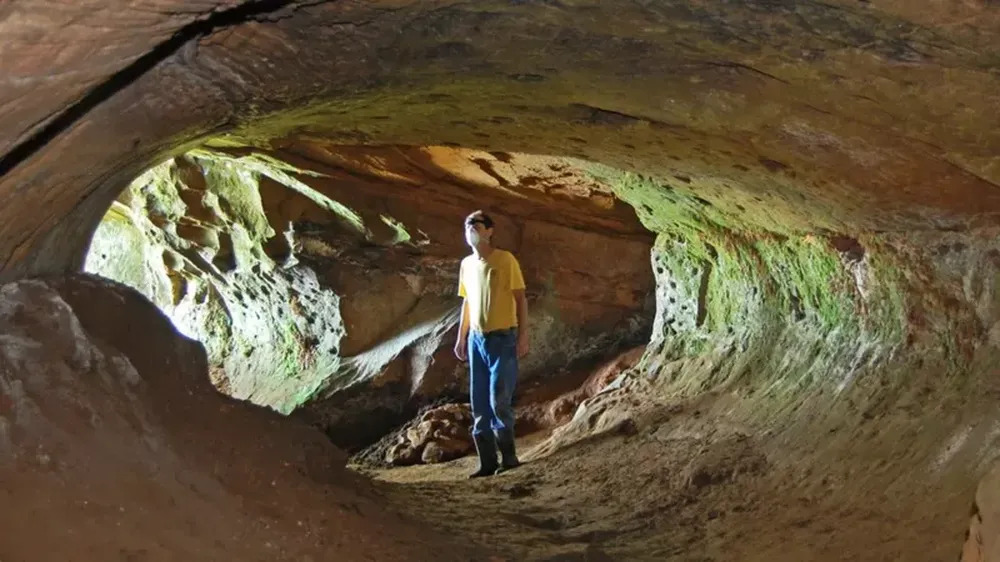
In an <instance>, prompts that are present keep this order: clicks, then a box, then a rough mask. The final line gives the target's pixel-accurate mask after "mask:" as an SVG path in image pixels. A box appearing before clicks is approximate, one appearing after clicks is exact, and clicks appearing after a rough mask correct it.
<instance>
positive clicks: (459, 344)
mask: <svg viewBox="0 0 1000 562" xmlns="http://www.w3.org/2000/svg"><path fill="white" fill-rule="evenodd" d="M468 354H469V342H468V341H466V340H464V339H462V338H458V341H456V342H455V357H458V360H459V361H465V360H466V359H467V356H468Z"/></svg>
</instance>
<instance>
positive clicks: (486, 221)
mask: <svg viewBox="0 0 1000 562" xmlns="http://www.w3.org/2000/svg"><path fill="white" fill-rule="evenodd" d="M476 222H481V223H483V226H485V227H486V228H493V219H492V218H490V216H489V215H487V214H486V213H484V212H483V211H476V212H474V213H472V214H471V215H469V216H467V217H465V224H472V223H476Z"/></svg>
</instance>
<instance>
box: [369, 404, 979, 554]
mask: <svg viewBox="0 0 1000 562" xmlns="http://www.w3.org/2000/svg"><path fill="white" fill-rule="evenodd" d="M667 410H669V414H666V415H665V414H664V412H663V411H661V412H659V415H653V416H652V417H650V418H648V419H646V420H644V421H643V422H642V423H640V424H639V426H638V427H636V428H634V431H629V432H628V433H630V434H629V435H622V434H612V435H605V436H602V437H596V438H594V439H591V440H588V441H584V442H580V443H577V444H576V445H574V446H571V447H569V448H567V449H563V450H559V451H557V452H555V453H553V454H550V455H548V456H545V457H544V458H532V457H533V454H532V450H533V448H534V449H535V450H536V451H537V450H539V448H538V447H537V445H538V444H540V443H542V442H543V441H544V439H545V437H546V436H545V435H537V434H536V435H534V436H532V437H531V438H529V439H525V440H522V441H521V443H520V447H521V450H522V451H525V454H524V455H523V457H524V459H525V460H527V461H529V462H527V463H526V464H525V465H524V466H523V467H521V468H519V469H517V470H515V471H512V472H509V473H506V474H504V475H500V476H496V477H493V478H489V479H478V480H474V481H470V480H468V479H466V478H465V475H466V474H467V473H468V472H470V471H472V470H474V468H475V466H476V462H475V459H474V458H473V457H466V458H463V459H459V460H457V461H453V462H450V463H445V464H439V465H420V466H413V467H406V468H395V469H378V470H370V471H367V472H369V473H370V474H371V475H372V476H373V477H374V478H375V479H376V480H377V481H378V482H379V483H380V493H381V494H382V495H383V496H384V498H385V500H386V501H387V502H388V503H390V504H392V505H394V506H396V508H397V509H400V510H402V511H404V512H406V513H408V514H409V515H410V516H411V517H413V518H415V519H419V520H422V521H427V522H429V523H430V524H431V525H432V526H435V527H437V528H439V529H441V530H442V531H445V532H447V533H448V534H449V535H451V536H454V537H456V538H461V539H464V540H468V541H475V542H477V543H480V544H482V545H484V546H486V547H487V549H488V550H489V551H491V552H495V553H496V556H497V560H509V561H514V560H549V561H555V560H561V561H570V560H581V561H583V560H588V561H596V560H671V561H690V562H694V561H699V562H703V561H745V562H765V561H767V562H774V561H789V562H791V561H817V562H820V561H821V562H835V561H844V562H847V561H852V562H859V561H872V562H874V561H880V562H881V561H934V560H942V561H944V560H949V561H950V560H955V559H956V557H957V555H958V551H959V549H960V546H961V541H962V534H963V532H964V528H963V526H962V525H961V523H962V522H963V521H964V518H965V516H966V511H967V508H968V499H969V498H968V496H966V497H954V496H951V495H948V494H947V493H945V491H944V490H943V489H936V490H935V489H934V488H933V487H930V488H929V487H926V486H923V485H917V484H914V485H912V486H910V487H909V493H905V494H903V495H899V494H896V493H895V492H894V495H893V497H887V496H882V495H880V494H878V493H869V494H865V493H862V494H859V493H857V492H858V490H852V489H851V481H850V478H849V477H841V476H837V473H838V471H837V470H831V471H830V473H829V474H828V475H825V476H814V475H813V473H814V471H813V470H811V469H802V467H801V466H799V465H797V463H796V462H795V459H794V458H793V459H785V458H782V457H784V456H785V454H786V453H787V452H788V451H786V450H784V449H781V448H778V447H777V445H776V444H775V443H771V444H770V445H769V444H768V443H767V442H766V441H764V442H762V440H761V439H759V438H755V437H753V436H752V435H753V429H752V428H747V427H739V426H733V425H732V424H729V423H727V420H725V419H722V418H720V417H713V416H712V415H711V414H709V415H705V414H704V412H703V410H704V408H701V407H699V408H698V409H694V408H690V407H685V406H683V405H678V406H675V407H673V408H668V409H667ZM765 440H771V439H770V438H765ZM779 458H782V461H781V463H780V464H779V463H776V462H773V461H772V459H779ZM841 468H842V467H841ZM862 469H864V467H863V466H862ZM834 480H837V482H834ZM823 490H826V491H825V492H824V491H823ZM838 490H839V491H838Z"/></svg>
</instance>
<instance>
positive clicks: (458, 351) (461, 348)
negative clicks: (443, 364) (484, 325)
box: [455, 299, 469, 361]
mask: <svg viewBox="0 0 1000 562" xmlns="http://www.w3.org/2000/svg"><path fill="white" fill-rule="evenodd" d="M468 345H469V299H462V314H461V315H460V316H459V319H458V339H457V340H456V341H455V357H458V360H459V361H465V360H466V359H467V357H466V356H467V355H468V349H469V348H468Z"/></svg>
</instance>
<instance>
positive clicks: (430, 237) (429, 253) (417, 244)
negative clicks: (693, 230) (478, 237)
mask: <svg viewBox="0 0 1000 562" xmlns="http://www.w3.org/2000/svg"><path fill="white" fill-rule="evenodd" d="M584 166H585V164H584V163H580V162H574V161H572V160H570V159H560V158H553V157H540V156H530V155H521V154H496V155H494V154H489V153H485V152H479V151H472V150H464V149H457V148H449V147H427V148H412V149H406V148H402V147H394V148H392V149H375V148H371V149H362V148H358V147H342V146H332V145H328V144H321V143H316V142H313V143H304V144H302V145H293V146H287V147H285V148H283V149H282V150H281V151H279V152H274V153H267V152H262V151H257V152H252V151H249V152H248V151H233V152H232V153H227V152H219V151H207V150H198V151H193V152H191V153H189V154H188V155H186V156H184V157H178V158H174V159H172V160H169V161H167V162H166V163H164V164H162V165H160V166H159V167H156V168H154V169H152V170H150V171H149V172H147V173H146V174H144V175H143V176H141V177H140V178H139V179H137V180H136V182H134V183H133V184H132V186H131V187H130V188H129V189H128V190H127V191H126V192H125V193H123V195H122V196H121V197H119V200H118V201H117V202H116V203H115V204H114V205H113V206H112V208H111V209H110V210H109V212H108V214H107V215H106V217H105V219H104V221H102V223H101V226H100V227H99V228H98V230H97V233H96V235H95V238H94V242H93V244H92V246H91V249H90V252H89V254H88V260H87V264H86V268H87V270H88V271H90V272H94V273H97V274H100V275H104V276H107V277H110V278H112V279H115V280H118V281H121V282H123V283H127V284H129V285H131V286H133V287H135V288H136V289H138V290H139V291H141V292H142V293H143V294H145V295H147V296H149V297H150V299H151V300H153V302H155V303H156V304H157V305H158V306H159V307H160V308H161V309H163V310H165V311H166V312H167V313H168V314H169V315H170V316H171V317H172V318H173V319H174V322H175V324H177V325H178V326H179V327H180V328H181V329H182V330H183V331H184V332H185V333H186V334H187V335H189V336H191V337H195V338H197V339H198V340H200V341H202V342H204V343H205V345H206V348H207V350H208V355H209V360H210V363H211V365H212V371H213V379H214V381H215V383H216V386H217V387H219V388H220V389H222V390H223V391H224V392H226V393H228V394H231V395H232V396H234V397H236V398H240V399H247V400H250V401H252V402H254V403H257V404H262V405H267V406H270V407H272V408H275V409H276V410H278V411H280V412H283V413H288V412H291V411H293V410H294V409H296V408H299V407H300V406H303V405H306V410H305V414H306V415H308V416H309V417H310V419H312V420H313V422H314V423H316V424H319V425H321V426H322V427H324V428H325V430H326V431H327V433H328V434H329V435H330V436H331V437H332V438H333V439H334V441H335V442H337V443H338V444H341V445H344V446H347V447H356V446H359V445H367V444H368V443H370V442H372V441H374V440H376V439H378V438H379V437H381V435H382V434H384V433H385V432H386V431H388V430H389V429H390V428H392V427H393V426H395V425H398V424H399V423H401V422H402V421H403V420H404V419H406V417H407V416H408V415H413V413H414V412H415V411H416V409H417V408H418V407H419V406H421V405H422V403H423V402H425V401H428V400H433V399H436V398H439V397H441V396H445V395H448V396H462V395H463V394H466V393H467V389H466V388H465V386H466V385H465V381H466V380H467V374H466V372H467V371H466V370H465V369H466V368H465V367H464V366H463V365H459V364H458V361H457V360H456V359H455V358H454V357H453V355H452V351H451V349H452V345H453V342H454V340H455V325H456V322H457V312H456V311H457V306H458V304H459V303H460V300H459V299H458V298H457V297H456V296H455V292H456V283H457V282H456V278H457V272H458V260H459V259H461V258H462V257H464V255H465V254H466V253H467V252H468V248H467V247H466V246H465V243H464V238H463V232H462V219H463V218H464V216H465V215H467V214H468V213H469V212H471V211H472V210H475V209H486V210H489V211H490V212H491V213H492V214H493V215H494V216H495V218H496V220H497V223H498V224H497V234H496V237H497V242H498V244H500V245H502V246H503V247H505V248H508V249H510V250H512V251H514V252H515V253H516V254H517V255H518V257H519V259H520V261H521V263H522V269H523V270H524V274H525V278H526V282H527V284H528V287H529V300H530V302H531V314H530V333H531V335H532V348H533V352H532V353H531V355H530V356H529V357H527V358H525V360H524V361H523V362H522V365H521V380H522V382H530V381H531V380H533V379H535V378H541V379H551V378H552V376H551V373H558V372H559V368H560V367H561V366H562V365H563V364H565V363H573V362H580V361H584V362H586V361H592V360H593V359H594V358H601V357H603V356H606V355H607V354H609V353H613V352H614V351H615V350H616V349H618V348H620V347H622V346H628V345H635V344H637V343H639V342H641V341H643V340H644V339H645V338H646V337H648V330H649V326H650V323H651V321H650V318H651V316H652V306H651V305H652V299H651V296H652V295H651V292H652V288H653V276H652V272H651V271H650V269H649V262H648V257H647V256H648V253H649V248H650V245H651V243H652V236H651V234H650V233H648V231H645V230H644V229H643V227H642V226H641V225H640V224H639V223H638V220H637V219H636V217H635V213H634V211H633V210H632V209H631V208H630V207H629V206H628V205H626V204H625V203H623V202H621V201H620V200H618V199H617V198H616V197H615V196H614V195H613V194H612V193H611V191H610V189H609V188H608V186H607V185H605V184H603V183H601V182H600V181H599V180H598V179H597V178H595V177H593V176H592V175H589V174H588V173H587V172H586V168H585V167H584ZM543 382H544V381H543Z"/></svg>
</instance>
